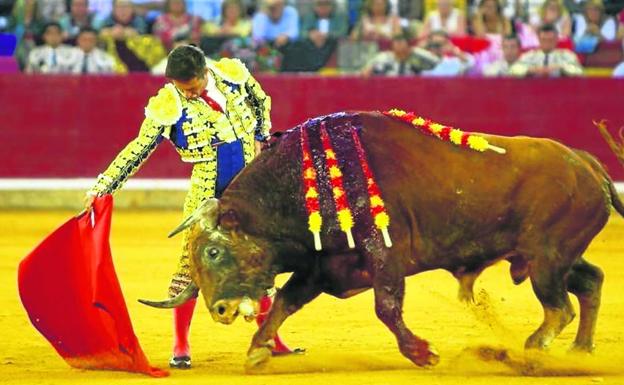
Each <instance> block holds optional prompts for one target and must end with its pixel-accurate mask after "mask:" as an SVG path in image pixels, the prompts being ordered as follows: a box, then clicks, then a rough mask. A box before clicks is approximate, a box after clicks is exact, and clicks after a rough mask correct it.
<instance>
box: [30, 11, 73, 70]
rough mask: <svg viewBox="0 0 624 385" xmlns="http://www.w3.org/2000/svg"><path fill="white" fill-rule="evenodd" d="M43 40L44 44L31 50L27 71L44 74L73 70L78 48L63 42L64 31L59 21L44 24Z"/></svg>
mask: <svg viewBox="0 0 624 385" xmlns="http://www.w3.org/2000/svg"><path fill="white" fill-rule="evenodd" d="M43 42H44V45H43V46H41V47H36V48H34V49H33V50H31V51H30V53H29V55H28V62H27V64H26V72H27V73H43V74H60V73H69V72H71V69H72V64H73V63H74V61H75V57H76V54H77V50H76V48H74V47H70V46H68V45H63V44H62V43H63V31H62V30H61V25H60V24H59V23H57V22H55V21H52V22H49V23H47V24H45V25H44V27H43Z"/></svg>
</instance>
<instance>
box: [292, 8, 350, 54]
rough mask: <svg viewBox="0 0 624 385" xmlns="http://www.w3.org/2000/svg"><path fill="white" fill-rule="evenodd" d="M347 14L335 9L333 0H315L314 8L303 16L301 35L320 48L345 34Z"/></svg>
mask: <svg viewBox="0 0 624 385" xmlns="http://www.w3.org/2000/svg"><path fill="white" fill-rule="evenodd" d="M347 29H348V23H347V16H346V15H345V14H344V13H342V12H341V11H339V10H338V9H336V3H335V1H334V0H315V1H314V10H313V12H310V13H308V14H306V15H304V16H303V20H302V21H301V35H302V36H304V37H306V38H307V39H308V40H309V41H311V42H312V43H313V44H314V46H316V48H318V49H322V48H323V47H325V46H326V45H327V44H328V41H331V42H332V44H334V45H335V41H336V40H337V39H340V38H341V37H344V36H346V35H347Z"/></svg>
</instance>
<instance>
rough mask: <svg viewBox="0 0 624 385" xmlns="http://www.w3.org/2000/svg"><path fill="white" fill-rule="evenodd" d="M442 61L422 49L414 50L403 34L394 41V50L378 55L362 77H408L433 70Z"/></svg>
mask: <svg viewBox="0 0 624 385" xmlns="http://www.w3.org/2000/svg"><path fill="white" fill-rule="evenodd" d="M439 61H440V59H439V58H438V57H436V56H435V55H434V54H432V53H431V52H429V51H427V50H425V49H422V48H418V47H415V48H412V47H411V46H410V43H409V38H408V36H407V35H406V34H404V33H401V34H399V35H396V36H395V37H394V38H393V39H392V50H391V51H383V52H380V53H378V54H377V55H376V56H375V57H374V58H373V59H372V60H371V61H370V62H369V63H368V64H367V65H366V66H365V67H364V69H363V70H362V76H364V77H369V76H371V75H385V76H408V75H418V74H420V73H421V72H422V71H423V70H430V69H433V68H434V67H435V66H436V64H438V62H439Z"/></svg>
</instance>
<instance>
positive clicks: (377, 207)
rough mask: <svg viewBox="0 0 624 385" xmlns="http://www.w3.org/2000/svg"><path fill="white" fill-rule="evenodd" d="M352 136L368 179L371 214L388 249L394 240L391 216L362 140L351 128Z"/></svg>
mask: <svg viewBox="0 0 624 385" xmlns="http://www.w3.org/2000/svg"><path fill="white" fill-rule="evenodd" d="M351 134H352V135H353V144H354V145H355V150H356V151H357V154H358V158H359V160H360V166H361V167H362V171H363V172H364V177H365V178H366V188H367V192H368V198H369V201H370V214H371V216H372V217H373V220H374V222H375V227H377V229H379V231H381V234H382V236H383V239H384V244H385V245H386V247H392V240H391V239H390V234H389V233H388V226H389V225H390V216H389V215H388V213H387V212H386V207H385V204H384V201H383V199H381V191H380V190H379V186H377V183H376V182H375V178H374V177H373V172H372V171H371V169H370V167H369V166H368V161H367V160H366V154H364V148H363V147H362V142H360V138H359V136H358V134H357V132H356V131H355V129H353V128H351Z"/></svg>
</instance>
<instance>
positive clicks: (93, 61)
mask: <svg viewBox="0 0 624 385" xmlns="http://www.w3.org/2000/svg"><path fill="white" fill-rule="evenodd" d="M76 44H77V45H78V53H77V55H76V58H75V61H74V63H73V66H72V73H75V74H110V73H113V72H114V68H115V59H113V57H112V56H111V55H109V54H108V53H106V52H104V51H102V50H101V49H99V48H97V31H96V30H95V29H93V28H83V29H81V30H80V32H79V33H78V37H77V38H76Z"/></svg>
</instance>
